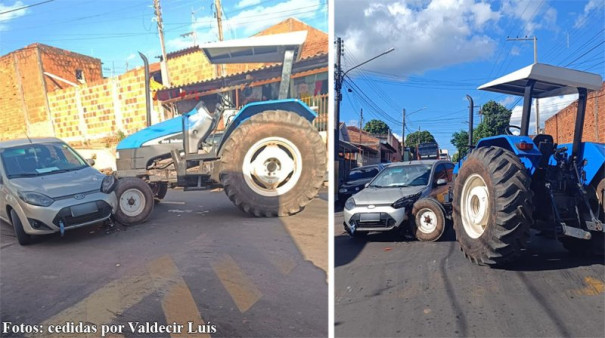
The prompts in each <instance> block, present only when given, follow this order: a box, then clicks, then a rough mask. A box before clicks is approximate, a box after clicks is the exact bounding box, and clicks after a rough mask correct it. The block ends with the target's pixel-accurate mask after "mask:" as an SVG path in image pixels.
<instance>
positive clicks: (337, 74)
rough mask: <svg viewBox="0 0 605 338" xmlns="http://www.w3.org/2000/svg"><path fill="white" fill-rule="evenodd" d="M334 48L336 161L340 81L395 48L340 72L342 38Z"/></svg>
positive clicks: (335, 155) (340, 99)
mask: <svg viewBox="0 0 605 338" xmlns="http://www.w3.org/2000/svg"><path fill="white" fill-rule="evenodd" d="M336 48H337V60H336V72H335V74H334V75H335V79H334V87H335V88H334V89H335V92H336V97H335V99H336V109H335V115H336V116H335V117H336V118H335V122H334V150H335V151H334V160H335V161H338V143H339V142H340V140H339V138H340V135H339V134H340V102H341V101H342V94H341V93H340V90H341V89H342V81H343V80H344V77H345V76H346V75H347V74H348V73H349V72H350V71H352V70H353V69H356V68H359V67H361V66H363V65H365V64H366V63H368V62H370V61H373V60H375V59H377V58H379V57H381V56H383V55H385V54H388V53H390V52H392V51H394V50H395V48H391V49H389V50H387V51H384V52H382V53H380V54H378V55H376V56H374V57H371V58H369V59H367V60H366V61H364V62H362V63H360V64H358V65H356V66H354V67H351V68H349V69H348V70H347V71H346V72H344V73H343V72H342V68H341V64H340V57H341V56H342V39H341V38H338V39H336Z"/></svg>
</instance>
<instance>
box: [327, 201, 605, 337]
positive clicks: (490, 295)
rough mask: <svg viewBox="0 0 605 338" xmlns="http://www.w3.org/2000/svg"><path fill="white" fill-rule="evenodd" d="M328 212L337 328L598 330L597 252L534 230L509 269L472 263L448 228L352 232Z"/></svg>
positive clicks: (604, 327)
mask: <svg viewBox="0 0 605 338" xmlns="http://www.w3.org/2000/svg"><path fill="white" fill-rule="evenodd" d="M342 222H343V217H342V213H337V214H336V216H335V226H336V229H335V233H334V236H335V237H334V240H335V265H336V267H335V298H336V299H335V323H334V325H335V335H336V337H354V336H366V337H395V336H406V337H449V336H460V337H462V336H469V337H559V336H576V337H580V336H582V337H604V336H605V319H604V318H605V314H604V310H603V308H604V307H605V294H604V293H603V292H604V289H605V285H604V280H605V268H604V261H603V259H602V258H589V257H584V258H581V257H572V256H570V255H568V253H567V252H566V251H565V249H563V248H562V246H560V245H559V243H558V242H556V241H553V240H549V239H545V238H542V237H539V236H535V235H534V236H532V239H531V242H530V243H529V245H528V248H527V250H526V252H525V254H524V256H523V257H522V259H521V260H520V261H519V262H517V263H515V264H514V265H512V266H510V267H508V268H507V269H491V268H489V267H481V266H476V265H474V264H471V263H470V262H469V261H467V260H466V258H465V257H464V255H463V254H462V253H461V252H460V249H459V246H458V243H457V242H456V241H455V236H454V234H453V230H451V228H450V229H449V231H448V232H447V233H446V234H445V235H446V238H445V239H442V240H441V241H439V242H436V243H428V242H417V241H406V240H405V239H402V238H399V237H396V236H395V237H394V236H393V235H392V234H370V235H369V236H368V237H367V240H358V239H352V238H349V237H348V236H346V235H345V234H344V233H343V231H342Z"/></svg>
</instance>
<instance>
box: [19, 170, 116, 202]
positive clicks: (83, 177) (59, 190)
mask: <svg viewBox="0 0 605 338" xmlns="http://www.w3.org/2000/svg"><path fill="white" fill-rule="evenodd" d="M104 177H105V175H103V174H101V173H100V172H99V171H98V170H96V169H94V168H92V167H86V168H84V169H80V170H75V171H68V172H64V173H56V174H48V175H42V176H36V177H20V178H12V179H10V183H11V185H12V186H14V187H15V188H17V189H18V190H19V191H35V192H39V193H42V194H44V195H46V196H48V197H51V198H57V197H61V196H67V195H73V194H77V193H83V192H86V191H92V190H99V189H101V182H103V178H104Z"/></svg>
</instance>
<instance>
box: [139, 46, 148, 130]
mask: <svg viewBox="0 0 605 338" xmlns="http://www.w3.org/2000/svg"><path fill="white" fill-rule="evenodd" d="M139 56H141V59H143V64H144V67H145V119H146V120H147V121H146V122H147V127H149V126H151V107H150V106H149V99H150V97H151V95H150V93H149V61H148V60H147V57H146V56H145V55H144V54H143V53H141V52H139Z"/></svg>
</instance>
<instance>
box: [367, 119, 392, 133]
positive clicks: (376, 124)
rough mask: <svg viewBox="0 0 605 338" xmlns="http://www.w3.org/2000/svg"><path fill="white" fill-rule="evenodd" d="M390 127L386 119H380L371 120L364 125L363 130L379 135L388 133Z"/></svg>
mask: <svg viewBox="0 0 605 338" xmlns="http://www.w3.org/2000/svg"><path fill="white" fill-rule="evenodd" d="M389 129H390V128H389V126H387V124H386V123H384V121H380V120H370V121H368V123H366V125H365V126H364V127H363V130H365V131H367V132H368V133H370V134H378V135H384V134H388V133H389Z"/></svg>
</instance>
